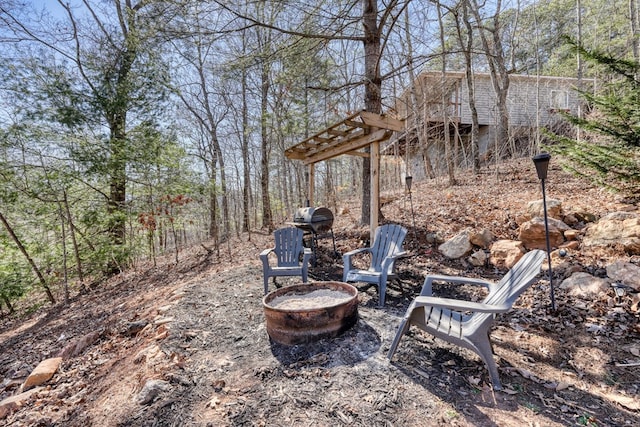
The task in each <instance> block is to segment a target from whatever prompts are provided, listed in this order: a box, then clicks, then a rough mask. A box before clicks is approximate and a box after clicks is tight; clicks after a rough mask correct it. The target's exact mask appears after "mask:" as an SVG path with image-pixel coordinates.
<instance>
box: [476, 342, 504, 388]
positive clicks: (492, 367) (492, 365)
mask: <svg viewBox="0 0 640 427" xmlns="http://www.w3.org/2000/svg"><path fill="white" fill-rule="evenodd" d="M475 347H476V349H477V353H478V355H479V356H480V358H481V359H482V361H483V362H484V364H485V365H486V366H487V370H488V371H489V379H490V380H491V384H492V386H493V389H494V390H502V383H501V382H500V374H499V373H498V365H497V364H496V361H495V358H494V357H493V350H492V345H491V341H490V339H489V336H488V335H487V338H486V340H482V341H480V342H476V343H475Z"/></svg>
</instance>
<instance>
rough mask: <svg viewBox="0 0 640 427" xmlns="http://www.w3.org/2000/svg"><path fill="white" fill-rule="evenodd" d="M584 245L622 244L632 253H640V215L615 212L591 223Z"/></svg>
mask: <svg viewBox="0 0 640 427" xmlns="http://www.w3.org/2000/svg"><path fill="white" fill-rule="evenodd" d="M582 244H583V246H584V247H594V246H609V245H622V248H623V249H624V251H625V252H626V253H628V254H630V255H640V215H638V214H637V213H635V212H613V213H610V214H608V215H606V216H604V217H603V218H601V219H600V221H598V222H597V223H595V224H591V225H590V226H589V227H588V228H587V231H586V233H585V236H584V239H583V241H582Z"/></svg>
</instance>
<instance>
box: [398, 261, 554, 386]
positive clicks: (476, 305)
mask: <svg viewBox="0 0 640 427" xmlns="http://www.w3.org/2000/svg"><path fill="white" fill-rule="evenodd" d="M545 257H546V252H544V251H541V250H534V251H531V252H528V253H526V254H525V255H524V256H523V257H522V258H521V259H520V261H518V262H517V263H516V265H514V266H513V268H512V269H511V270H510V271H509V272H508V273H507V274H506V275H505V276H504V277H503V278H502V280H500V281H499V282H498V283H497V284H494V283H491V282H488V281H485V280H482V279H473V278H464V277H454V276H427V278H426V279H425V281H424V285H423V287H422V290H421V292H420V296H418V297H416V298H415V299H414V300H413V302H412V303H411V305H410V306H409V308H408V309H407V312H406V314H405V316H404V318H403V319H402V322H401V323H400V327H399V328H398V332H397V333H396V336H395V338H394V339H393V343H392V344H391V348H390V349H389V353H388V354H387V357H388V358H389V359H391V358H392V357H393V354H394V353H395V351H396V348H397V347H398V343H399V342H400V338H402V336H403V335H404V334H405V333H406V332H407V331H408V330H409V326H410V325H415V326H417V327H418V328H420V329H422V330H424V331H426V332H428V333H430V334H432V335H434V336H436V337H438V338H441V339H443V340H445V341H448V342H450V343H453V344H455V345H458V346H461V347H465V348H468V349H469V350H471V351H473V352H475V353H476V354H477V355H478V356H480V358H481V359H482V360H483V361H484V363H485V364H486V365H487V368H488V370H489V376H490V378H491V383H492V384H493V389H494V390H501V389H502V384H501V383H500V377H499V376H498V367H497V365H496V362H495V360H494V358H493V348H492V346H491V341H490V337H489V334H490V332H491V327H492V325H493V320H494V318H495V315H496V314H497V313H504V312H507V311H508V310H509V309H510V308H511V306H512V305H513V303H514V302H515V301H516V300H517V299H518V297H519V296H520V294H522V292H524V291H525V290H526V289H527V288H528V287H529V286H530V285H531V284H533V283H534V282H535V280H536V277H537V275H538V274H539V273H540V268H541V266H542V262H543V261H544V259H545ZM433 282H449V283H460V284H474V285H482V286H486V287H488V288H489V293H488V294H487V296H486V298H485V299H484V300H483V301H482V302H470V301H462V300H455V299H449V298H438V297H434V296H431V295H432V292H431V291H432V284H433ZM469 313H470V314H469Z"/></svg>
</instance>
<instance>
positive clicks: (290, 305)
mask: <svg viewBox="0 0 640 427" xmlns="http://www.w3.org/2000/svg"><path fill="white" fill-rule="evenodd" d="M262 305H263V307H264V316H265V318H266V321H267V333H268V334H269V336H270V337H271V339H272V340H274V341H276V342H278V343H280V344H286V345H295V344H305V343H309V342H313V341H317V340H319V339H322V338H332V337H335V336H338V335H340V334H341V333H342V332H344V331H346V330H347V329H349V328H350V327H352V326H353V325H354V324H355V323H356V322H357V320H358V290H357V289H356V288H355V287H353V286H351V285H349V284H347V283H342V282H311V283H308V284H301V285H293V286H287V287H284V288H280V289H276V290H275V291H272V292H270V293H268V294H267V295H265V296H264V298H263V299H262Z"/></svg>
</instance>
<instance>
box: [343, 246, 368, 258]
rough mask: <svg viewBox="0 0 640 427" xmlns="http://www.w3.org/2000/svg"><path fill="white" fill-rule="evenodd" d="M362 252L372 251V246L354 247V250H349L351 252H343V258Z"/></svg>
mask: <svg viewBox="0 0 640 427" xmlns="http://www.w3.org/2000/svg"><path fill="white" fill-rule="evenodd" d="M362 252H371V248H360V249H354V250H352V251H349V252H346V253H344V254H342V258H344V257H351V256H353V255H357V254H359V253H362Z"/></svg>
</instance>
